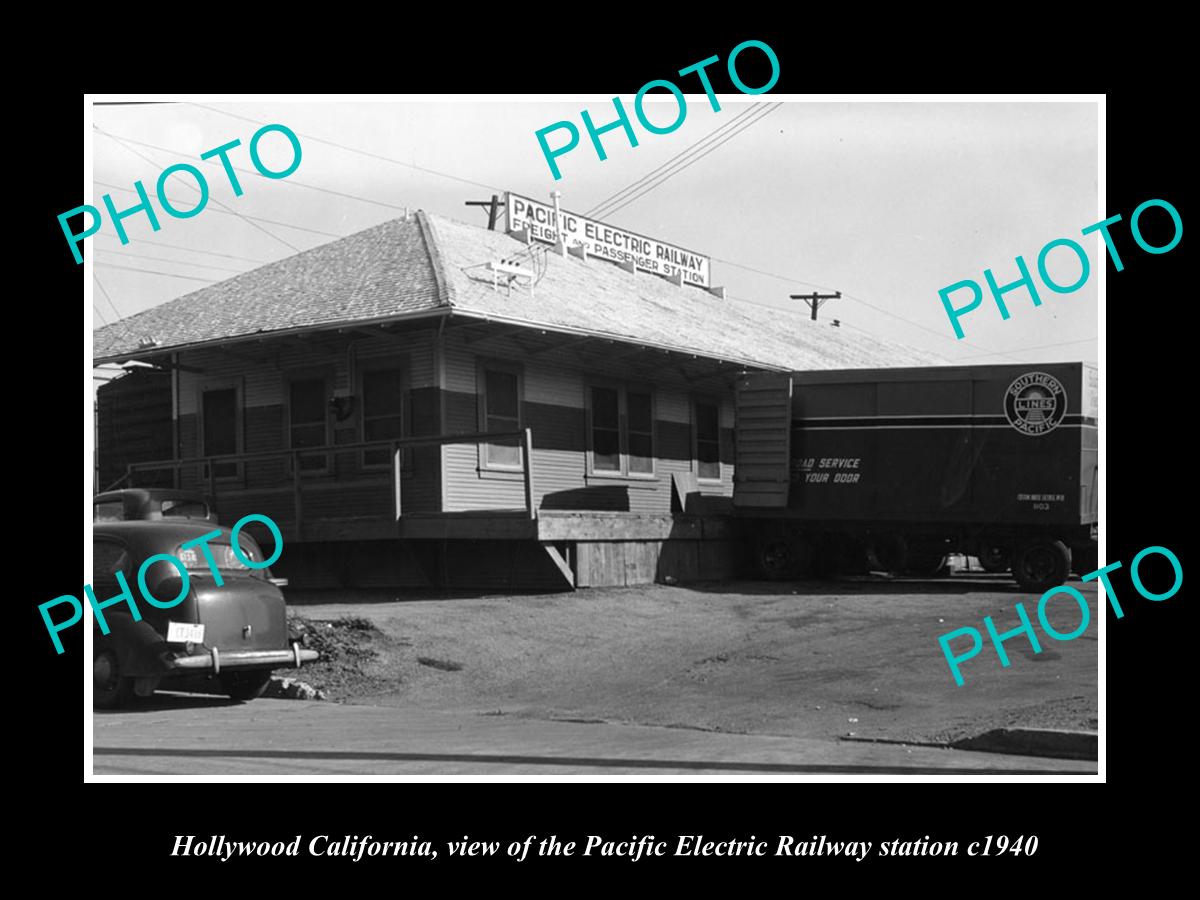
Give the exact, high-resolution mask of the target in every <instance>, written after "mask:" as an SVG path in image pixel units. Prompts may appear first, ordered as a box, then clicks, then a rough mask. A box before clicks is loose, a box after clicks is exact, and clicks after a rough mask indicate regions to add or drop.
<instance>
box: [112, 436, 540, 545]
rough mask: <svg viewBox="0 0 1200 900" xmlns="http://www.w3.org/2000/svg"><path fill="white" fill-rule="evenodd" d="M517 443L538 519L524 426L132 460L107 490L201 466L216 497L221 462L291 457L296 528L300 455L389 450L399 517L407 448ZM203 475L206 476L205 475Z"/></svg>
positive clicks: (531, 509) (531, 510) (529, 503)
mask: <svg viewBox="0 0 1200 900" xmlns="http://www.w3.org/2000/svg"><path fill="white" fill-rule="evenodd" d="M509 442H512V443H515V444H516V445H517V446H519V447H521V451H522V452H521V469H522V475H523V480H524V487H525V513H526V515H528V516H529V518H531V519H532V518H536V516H537V511H536V508H535V506H534V500H533V466H532V465H531V462H532V459H533V431H532V430H531V429H529V428H525V429H523V430H521V431H493V432H481V433H478V434H444V435H439V436H437V437H414V438H400V439H396V440H383V441H358V442H356V443H353V444H326V445H323V446H320V447H305V448H304V449H292V448H289V449H286V450H261V451H257V452H254V453H226V454H221V455H216V456H196V457H189V458H187V459H168V460H155V461H152V462H137V463H130V464H129V465H128V466H126V467H125V474H124V475H123V476H121V478H119V479H118V480H117V481H116V482H114V483H113V484H111V485H110V486H109V487H107V488H106V489H105V490H110V491H111V490H115V489H116V488H118V487H120V486H122V485H126V486H130V487H132V486H133V476H134V474H135V473H137V472H149V471H162V470H171V471H176V472H182V471H183V470H184V469H185V468H188V467H195V466H198V467H200V471H201V472H204V471H205V470H207V472H208V475H207V478H208V493H209V496H211V497H213V498H214V499H215V498H216V496H217V486H218V479H217V476H216V466H217V465H220V464H221V463H244V462H250V461H262V460H271V459H290V460H291V469H292V497H293V504H294V509H295V517H296V527H297V528H299V527H300V523H301V521H302V512H303V491H302V489H301V485H302V473H303V470H302V469H301V467H300V458H301V457H305V456H326V457H328V456H330V455H331V454H337V453H347V452H351V451H355V452H357V451H361V450H382V449H387V450H390V451H391V454H392V466H391V479H392V496H393V498H394V505H395V513H396V519H397V521H399V519H400V517H401V516H402V515H403V504H402V497H401V481H402V477H401V476H402V463H403V453H402V451H403V450H405V449H406V448H408V447H440V446H444V445H446V444H475V445H479V444H503V443H509ZM202 477H203V476H202Z"/></svg>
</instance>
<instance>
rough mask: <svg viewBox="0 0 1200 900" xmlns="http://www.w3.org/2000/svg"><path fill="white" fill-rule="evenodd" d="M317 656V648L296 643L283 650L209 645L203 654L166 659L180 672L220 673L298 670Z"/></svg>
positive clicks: (170, 665)
mask: <svg viewBox="0 0 1200 900" xmlns="http://www.w3.org/2000/svg"><path fill="white" fill-rule="evenodd" d="M318 657H319V654H318V653H317V651H316V650H308V649H306V648H304V647H301V646H300V645H299V644H298V643H293V644H292V646H291V647H289V648H288V649H286V650H226V651H222V650H221V649H220V648H219V647H209V648H208V652H207V653H204V654H195V655H193V656H177V657H175V658H173V659H168V660H167V665H168V666H169V667H170V669H172V670H173V671H176V672H179V673H180V674H184V673H190V672H211V673H212V674H214V675H219V674H220V673H221V672H223V671H225V670H226V669H283V668H288V669H290V668H296V669H298V668H300V666H301V665H302V664H303V663H310V662H314V661H315V660H316V659H317V658H318Z"/></svg>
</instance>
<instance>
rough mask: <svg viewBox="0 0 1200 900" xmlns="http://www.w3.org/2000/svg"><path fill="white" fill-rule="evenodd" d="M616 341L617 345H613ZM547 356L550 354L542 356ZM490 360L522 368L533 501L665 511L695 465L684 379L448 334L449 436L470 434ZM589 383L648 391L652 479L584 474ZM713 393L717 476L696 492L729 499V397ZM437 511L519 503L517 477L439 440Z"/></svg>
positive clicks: (470, 448) (466, 447) (476, 424)
mask: <svg viewBox="0 0 1200 900" xmlns="http://www.w3.org/2000/svg"><path fill="white" fill-rule="evenodd" d="M616 346H618V347H619V345H616ZM546 356H548V357H553V356H560V355H559V354H546ZM489 359H494V360H498V361H501V362H504V363H509V364H516V365H518V366H520V367H521V370H522V387H523V396H524V405H523V408H522V415H523V424H524V425H525V426H527V427H529V428H531V429H532V430H533V487H534V498H535V503H536V505H537V506H538V507H544V508H546V509H595V510H612V511H618V510H619V511H629V512H636V513H646V514H664V513H669V512H671V508H672V507H671V497H672V479H671V476H672V474H673V473H676V472H679V473H689V472H692V471H693V470H694V468H695V462H694V460H693V436H692V427H693V426H692V396H693V392H692V389H691V385H690V384H689V383H688V382H686V381H685V380H684V379H682V378H681V377H679V376H678V375H677V374H676V373H673V372H672V371H671V370H669V369H663V370H662V372H660V373H658V374H656V375H650V374H648V373H646V372H645V371H644V370H643V371H642V372H640V373H639V374H636V375H632V376H631V375H630V372H629V371H628V369H627V367H626V366H624V365H623V364H622V363H621V361H620V360H612V361H607V362H606V361H605V360H603V359H590V360H589V361H588V365H587V368H586V369H584V368H581V367H573V366H571V365H570V364H569V363H567V362H565V361H558V360H557V359H556V360H555V361H550V360H549V359H545V358H543V357H542V356H541V355H537V356H530V355H529V354H527V353H525V352H524V351H523V350H522V349H521V348H520V347H519V346H517V345H516V344H515V342H514V340H513V339H512V338H495V339H487V340H476V341H474V342H472V343H468V342H467V341H466V340H464V339H463V338H461V337H458V336H455V335H454V334H453V332H451V333H450V334H448V335H447V336H446V339H445V350H444V361H445V362H444V366H445V368H444V372H445V374H444V382H443V388H444V395H443V403H444V408H445V410H446V424H447V431H448V432H449V433H467V432H472V431H478V430H479V429H480V427H481V424H480V421H479V406H478V404H479V399H478V390H479V387H478V384H477V378H478V371H479V366H480V364H481V363H480V361H481V360H483V361H486V360H489ZM593 381H599V382H605V381H615V382H619V383H625V384H628V385H630V386H635V387H649V388H651V389H653V391H654V409H655V423H654V437H655V444H654V452H655V464H654V468H655V472H654V477H653V478H649V479H646V478H630V477H609V476H605V475H591V476H589V475H588V474H587V447H588V434H587V413H586V400H585V396H586V391H587V387H588V385H589V384H590V383H591V382H593ZM705 395H706V396H718V398H719V400H720V409H721V425H722V431H721V461H722V478H721V481H720V483H719V484H717V483H705V484H704V485H703V486H702V487H703V490H704V492H705V493H712V494H719V495H729V494H731V493H732V490H733V431H732V424H733V396H732V391H731V390H726V391H724V393H721V394H713V393H712V392H711V391H708V392H706V394H705ZM443 455H444V458H445V459H444V464H445V469H444V471H445V478H446V492H445V498H446V506H445V508H446V511H449V512H465V511H471V510H489V509H515V508H520V507H522V506H523V503H524V497H523V494H522V490H523V488H522V480H521V476H520V475H519V474H518V473H503V472H491V471H485V470H482V469H481V467H480V454H479V449H478V447H477V446H476V445H475V444H454V445H448V446H447V447H446V448H445V449H444V450H443Z"/></svg>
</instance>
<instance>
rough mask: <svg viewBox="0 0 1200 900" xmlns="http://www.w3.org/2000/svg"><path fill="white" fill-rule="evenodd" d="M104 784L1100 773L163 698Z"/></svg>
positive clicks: (116, 717) (147, 711) (1092, 767)
mask: <svg viewBox="0 0 1200 900" xmlns="http://www.w3.org/2000/svg"><path fill="white" fill-rule="evenodd" d="M93 722H94V747H95V756H94V763H95V769H94V771H95V773H96V774H97V775H113V774H117V775H121V774H171V775H180V774H187V775H495V774H513V775H538V774H544V775H595V774H602V775H618V774H636V775H659V774H662V775H666V774H683V775H687V774H690V775H696V774H742V775H754V774H769V775H789V774H805V773H849V774H864V773H865V774H880V775H887V774H896V773H901V774H914V775H915V774H1009V775H1013V774H1022V773H1044V774H1055V773H1057V774H1064V773H1089V772H1095V771H1096V764H1095V763H1093V762H1082V761H1074V760H1055V759H1038V758H1032V757H1020V756H1002V755H996V754H988V753H969V752H962V751H953V750H942V749H938V748H932V747H904V746H898V745H894V744H871V743H851V742H837V741H827V740H814V739H804V738H790V737H775V736H767V735H740V734H723V733H713V732H705V731H697V730H694V729H684V728H662V727H647V726H639V725H616V724H611V723H581V722H558V721H545V720H535V719H526V718H517V717H514V716H496V715H484V714H476V713H470V712H453V713H449V712H435V711H430V710H416V709H402V708H394V707H393V708H381V707H373V706H349V705H341V704H335V703H320V702H302V701H290V700H255V701H253V702H252V703H246V704H237V703H232V702H230V701H227V700H224V699H223V698H210V697H199V696H184V695H164V694H159V695H157V696H156V698H155V699H154V701H153V702H152V703H150V704H148V705H146V706H143V707H140V708H136V709H133V710H128V711H121V712H112V713H97V714H96V715H95V717H94V719H93Z"/></svg>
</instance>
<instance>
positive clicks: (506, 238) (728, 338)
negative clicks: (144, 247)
mask: <svg viewBox="0 0 1200 900" xmlns="http://www.w3.org/2000/svg"><path fill="white" fill-rule="evenodd" d="M500 260H508V261H509V262H510V263H517V264H520V265H522V267H524V268H526V269H527V270H528V271H529V273H530V276H529V277H528V278H521V279H517V280H516V281H515V282H514V284H513V285H512V288H511V290H509V289H508V288H507V287H506V286H504V283H505V281H506V278H505V276H504V275H503V274H501V275H500V277H499V280H500V283H501V287H500V288H499V289H497V288H496V287H495V281H494V273H493V272H492V270H491V269H490V268H489V263H491V262H494V261H500ZM451 314H452V315H454V316H455V317H460V316H461V317H466V318H475V319H479V320H481V321H493V322H498V323H508V324H512V325H528V326H529V327H531V328H539V329H543V330H546V331H552V332H560V333H564V334H574V335H584V336H588V335H594V336H596V337H600V338H605V339H609V340H617V341H622V342H628V343H632V344H639V345H643V346H648V347H655V348H659V349H663V350H669V351H677V352H680V353H689V354H694V355H696V356H699V357H705V358H710V359H718V360H723V361H725V362H731V363H736V364H740V365H746V366H750V367H755V368H768V369H780V370H789V371H790V370H806V369H842V368H872V367H877V366H913V365H931V364H938V363H943V362H945V360H943V359H940V358H938V357H937V356H936V355H934V354H931V353H928V352H926V351H923V350H920V349H918V348H913V347H908V346H905V345H903V344H900V343H897V342H892V341H887V340H884V339H881V338H877V337H874V336H872V335H869V334H866V333H864V332H862V331H858V330H853V329H846V328H833V327H830V326H829V325H828V323H814V322H811V321H809V319H808V316H807V315H802V314H801V312H800V311H799V310H790V309H780V308H775V307H767V306H763V305H759V304H754V303H747V302H744V301H740V300H734V299H731V298H721V297H718V296H717V295H715V294H713V293H711V292H709V291H707V290H704V289H703V288H697V287H692V286H679V285H676V284H674V283H673V282H671V281H669V280H667V279H664V278H661V277H658V276H655V275H650V274H645V273H633V272H630V271H627V270H626V269H623V268H621V267H620V266H619V265H616V264H614V263H611V262H608V261H605V260H602V259H597V258H589V259H587V260H582V259H579V258H577V257H575V256H565V257H564V256H561V255H559V254H558V253H556V252H555V251H554V249H553V248H551V247H548V246H546V245H542V244H533V245H525V244H523V243H522V242H520V241H519V240H517V239H515V238H514V237H513V236H511V235H509V234H507V233H505V232H498V231H488V230H486V229H483V228H477V227H474V226H471V225H466V224H464V223H461V222H457V221H454V220H452V219H448V218H444V217H442V216H437V215H432V214H430V213H426V212H423V211H419V212H417V213H416V214H415V215H414V216H411V217H407V218H400V219H393V220H391V221H388V222H384V223H382V224H380V225H376V226H374V227H373V228H368V229H366V230H364V231H360V232H357V233H355V234H352V235H348V236H347V237H344V238H339V239H338V240H335V241H332V242H330V243H327V244H323V245H321V246H319V247H314V248H313V249H311V250H306V251H303V252H301V253H298V254H296V255H294V256H290V257H287V258H285V259H281V260H279V261H277V262H273V263H269V264H267V265H264V266H260V267H259V268H256V269H253V270H251V271H248V272H244V273H242V274H240V275H235V276H234V277H232V278H229V279H226V280H225V281H221V282H218V283H217V284H213V285H210V286H208V287H204V288H201V289H200V290H198V291H194V292H192V293H190V294H186V295H184V296H182V297H179V298H178V299H175V300H172V301H170V302H168V303H164V304H162V305H161V306H157V307H154V308H152V309H148V310H146V311H144V312H141V313H138V314H137V315H134V316H130V317H128V318H126V319H123V320H122V321H121V322H119V323H116V324H114V325H109V326H106V327H104V328H100V329H98V330H97V331H95V332H94V341H95V351H94V357H95V363H96V364H100V363H104V362H124V361H127V360H130V359H145V358H147V357H152V356H157V355H160V354H163V353H168V352H176V351H180V350H186V349H191V348H198V347H203V346H206V345H219V344H226V343H230V342H235V341H241V340H261V339H263V338H267V337H271V336H282V335H286V334H289V333H293V334H294V333H299V332H308V331H317V330H326V329H337V328H344V327H347V326H356V325H366V324H383V323H389V322H401V321H405V320H415V319H421V318H429V317H436V316H445V315H451Z"/></svg>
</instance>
